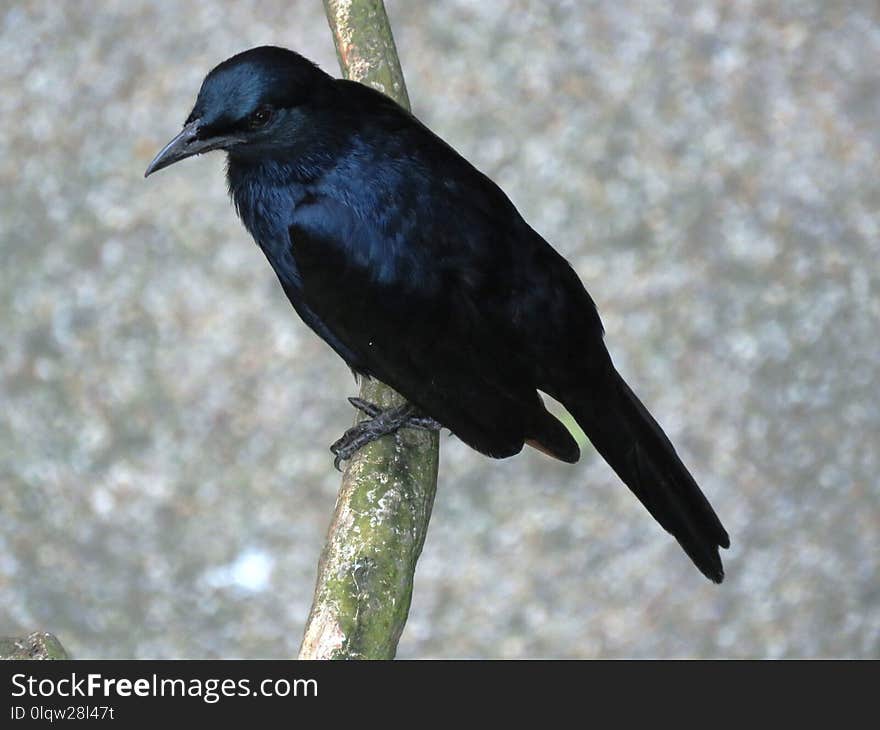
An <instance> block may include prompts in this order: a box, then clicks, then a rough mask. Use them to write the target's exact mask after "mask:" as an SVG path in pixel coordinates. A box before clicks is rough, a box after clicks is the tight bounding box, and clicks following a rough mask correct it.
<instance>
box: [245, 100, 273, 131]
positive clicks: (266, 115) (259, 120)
mask: <svg viewBox="0 0 880 730" xmlns="http://www.w3.org/2000/svg"><path fill="white" fill-rule="evenodd" d="M272 114H273V111H272V107H270V106H265V105H264V106H261V107H258V108H257V110H256V111H255V112H254V113H253V114H251V115H250V116H249V117H248V126H249V127H250V128H251V129H259V128H260V127H265V126H266V125H267V124H268V123H269V122H270V121H271V119H272Z"/></svg>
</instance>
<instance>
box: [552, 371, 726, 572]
mask: <svg viewBox="0 0 880 730" xmlns="http://www.w3.org/2000/svg"><path fill="white" fill-rule="evenodd" d="M564 403H565V406H566V407H567V408H568V410H569V411H570V412H571V414H572V415H573V416H574V417H575V419H576V420H577V422H578V424H579V425H580V427H581V428H582V429H583V430H584V433H586V434H587V436H588V437H589V439H590V441H591V442H592V443H593V445H594V446H595V447H596V450H597V451H598V452H599V453H600V454H601V455H602V456H603V457H604V459H605V461H607V462H608V464H609V465H610V466H611V468H612V469H614V471H615V472H617V475H618V476H619V477H620V478H621V479H622V480H623V481H624V482H625V483H626V485H627V486H628V487H629V488H630V489H631V490H632V492H633V493H634V494H635V495H636V497H638V498H639V501H641V503H642V504H643V505H645V507H647V509H648V511H649V512H650V513H651V515H653V517H654V519H656V520H657V522H659V523H660V524H661V525H662V526H663V527H664V529H666V531H667V532H669V533H671V534H672V535H673V536H674V537H675V538H676V540H678V542H679V544H680V545H681V546H682V548H684V551H685V552H686V553H687V554H688V556H689V557H690V558H691V560H693V561H694V564H695V565H696V566H697V568H699V569H700V571H701V572H702V573H703V575H705V576H706V577H707V578H709V579H710V580H713V581H715V582H716V583H720V582H721V581H722V580H723V579H724V568H723V566H722V564H721V558H720V556H719V554H718V548H719V547H723V548H727V547H730V538H729V537H728V535H727V532H726V531H725V529H724V527H723V526H722V524H721V521H720V520H719V519H718V516H717V515H716V514H715V511H714V510H713V509H712V506H711V505H710V504H709V501H708V500H707V499H706V497H705V496H704V495H703V493H702V492H701V491H700V488H699V487H698V486H697V483H696V482H695V481H694V478H693V477H692V476H691V475H690V472H689V471H688V470H687V468H686V467H685V465H684V464H683V463H682V462H681V459H679V458H678V454H676V453H675V448H674V447H673V446H672V443H670V441H669V439H668V438H667V437H666V434H665V433H663V429H661V428H660V426H659V425H658V423H657V422H656V421H655V420H654V418H653V417H652V416H651V414H650V413H648V409H647V408H645V406H644V405H642V403H641V401H639V399H638V398H637V397H636V395H635V394H634V393H633V392H632V390H630V387H629V386H628V385H627V384H626V382H625V381H624V379H623V378H622V377H620V375H619V373H618V372H617V371H616V370H614V368H613V367H611V368H610V369H609V372H608V374H607V379H606V382H605V387H603V388H595V387H594V388H593V389H591V391H590V392H589V393H586V394H585V393H583V392H581V393H575V394H571V397H569V398H567V399H565V400H564Z"/></svg>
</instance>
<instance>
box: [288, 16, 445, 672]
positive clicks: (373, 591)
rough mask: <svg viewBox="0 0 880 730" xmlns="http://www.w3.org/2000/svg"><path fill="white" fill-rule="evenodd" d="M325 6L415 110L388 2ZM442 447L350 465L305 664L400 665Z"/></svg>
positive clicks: (356, 68)
mask: <svg viewBox="0 0 880 730" xmlns="http://www.w3.org/2000/svg"><path fill="white" fill-rule="evenodd" d="M324 7H325V9H326V11H327V19H328V21H329V23H330V28H331V30H332V32H333V39H334V42H335V43H336V51H337V55H338V57H339V64H340V66H341V67H342V71H343V73H344V75H345V76H346V78H349V79H353V80H355V81H360V82H362V83H365V84H369V85H371V86H373V87H374V88H376V89H378V90H379V91H382V92H383V93H385V94H387V95H388V96H390V97H391V98H393V99H395V100H396V101H397V102H398V103H399V104H401V105H402V106H404V107H406V108H409V99H408V98H407V94H406V86H405V84H404V80H403V74H402V72H401V70H400V62H399V60H398V58H397V50H396V49H395V46H394V39H393V37H392V35H391V27H390V25H389V24H388V17H387V15H386V14H385V7H384V5H383V3H382V2H381V0H325V2H324ZM360 397H361V398H363V399H364V400H367V401H369V402H371V403H375V404H376V405H379V406H382V407H393V406H398V405H402V404H403V403H404V402H405V401H404V400H403V398H402V397H401V396H400V395H399V394H397V393H396V392H394V391H393V390H392V389H391V388H389V387H387V386H386V385H384V384H382V383H380V382H378V381H375V380H364V381H363V382H362V384H361V389H360ZM361 417H362V416H361ZM438 444H439V437H438V434H437V433H436V432H429V431H422V430H416V429H402V430H401V431H399V432H398V433H397V434H395V435H394V436H386V437H384V438H382V439H380V440H378V441H375V442H373V443H372V444H369V445H368V446H366V447H364V448H363V449H361V450H360V451H359V452H358V453H357V454H356V455H355V456H354V457H353V458H352V459H351V461H350V462H348V463H347V464H346V467H345V472H344V474H343V479H342V488H341V490H340V492H339V497H338V498H337V501H336V510H335V513H334V515H333V520H332V522H331V524H330V530H329V533H328V535H327V542H326V544H325V546H324V550H323V553H322V555H321V561H320V564H319V566H318V581H317V586H316V588H315V598H314V603H313V605H312V610H311V612H310V614H309V619H308V622H307V625H306V631H305V636H304V638H303V643H302V647H301V648H300V654H299V656H300V658H302V659H392V658H394V655H395V652H396V651H397V642H398V640H399V639H400V635H401V633H402V631H403V627H404V625H405V624H406V619H407V615H408V613H409V606H410V600H411V597H412V587H413V576H414V573H415V567H416V561H417V560H418V557H419V554H420V553H421V550H422V545H423V544H424V542H425V535H426V533H427V529H428V521H429V519H430V517H431V507H432V505H433V502H434V493H435V491H436V488H437V468H438V463H439V450H438Z"/></svg>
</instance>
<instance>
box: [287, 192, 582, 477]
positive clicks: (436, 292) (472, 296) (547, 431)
mask: <svg viewBox="0 0 880 730" xmlns="http://www.w3.org/2000/svg"><path fill="white" fill-rule="evenodd" d="M409 194H412V195H418V192H414V193H413V192H411V193H409ZM422 202H423V201H422ZM393 205H394V210H389V209H383V208H382V206H381V201H377V202H376V206H377V207H376V210H379V211H380V212H379V213H378V214H377V215H376V216H370V215H365V214H364V210H363V209H360V210H358V209H355V208H353V207H351V206H350V205H347V204H346V203H345V202H344V201H339V200H337V199H334V198H330V197H326V196H318V197H316V198H314V199H313V200H312V201H311V202H310V203H309V204H307V205H302V206H299V207H298V208H297V211H296V215H295V216H294V223H293V225H292V226H291V227H290V239H291V252H292V256H293V258H294V259H295V262H296V267H297V269H298V271H299V272H300V276H301V282H302V283H301V289H300V292H299V294H300V296H301V297H302V300H303V301H304V302H305V305H306V306H307V307H308V309H309V311H310V312H311V313H313V315H314V316H315V318H316V319H317V320H319V326H318V327H314V328H315V329H316V331H317V332H318V333H319V334H322V331H326V332H328V333H330V337H331V338H332V339H333V340H335V341H338V342H339V343H342V345H343V346H344V348H345V349H346V350H347V351H349V352H350V353H352V356H353V358H354V359H356V361H357V362H359V363H362V365H363V367H364V369H365V370H367V371H369V372H370V373H372V374H374V375H375V376H376V377H378V378H379V379H380V380H382V381H383V382H385V383H387V384H388V385H390V386H392V387H393V388H395V389H396V390H398V391H399V392H400V393H402V394H403V395H404V396H405V397H406V398H407V399H408V400H409V401H410V402H412V403H414V404H415V405H416V406H418V407H419V408H420V409H421V410H422V411H424V412H425V413H426V414H427V415H430V416H432V417H433V418H435V419H436V420H437V421H439V422H440V423H442V424H443V425H444V426H446V427H448V428H449V429H450V430H451V431H452V432H453V433H455V434H456V435H457V436H458V437H459V438H461V439H462V440H463V441H464V442H465V443H467V444H468V445H470V446H471V447H473V448H475V449H477V450H478V451H481V452H483V453H485V454H488V455H490V456H496V457H503V456H510V455H512V454H515V453H517V452H519V451H520V450H521V448H522V446H523V443H524V442H525V441H532V442H536V443H537V444H538V445H540V446H541V447H543V448H544V450H546V451H548V452H549V453H551V454H552V455H554V456H557V457H558V458H561V459H564V460H567V461H575V460H576V459H577V458H578V455H579V452H578V448H577V445H576V443H575V442H574V440H573V439H572V438H571V436H570V434H569V433H568V431H567V430H566V429H565V427H564V426H562V425H561V424H560V423H559V422H558V421H557V420H556V419H555V418H554V417H553V416H551V415H550V414H549V413H548V412H547V411H546V410H545V408H544V407H543V404H542V402H541V399H540V397H539V396H538V393H537V391H536V388H535V382H534V374H533V372H531V370H530V367H529V359H528V358H524V357H522V354H521V353H520V352H518V351H517V343H516V342H515V340H514V339H513V338H511V337H510V327H509V322H506V321H505V320H506V319H507V318H508V317H509V316H510V312H509V309H508V306H507V304H508V302H509V300H510V299H511V293H510V292H509V291H503V290H499V287H502V288H504V287H506V286H509V281H508V282H506V283H505V277H504V276H494V275H492V271H493V268H492V267H493V266H499V265H503V264H502V261H503V259H504V256H503V254H502V253H501V252H495V253H496V256H495V258H496V260H493V254H492V252H491V250H488V249H486V246H485V244H487V243H488V242H486V241H481V242H480V243H481V245H478V246H474V245H473V241H471V242H467V241H455V242H449V241H444V240H439V239H443V238H444V237H445V234H443V233H441V232H443V231H447V232H452V231H456V230H458V229H459V227H458V226H450V225H445V226H443V225H434V223H436V222H435V221H426V220H424V218H421V219H420V217H419V215H418V214H417V213H416V214H414V213H413V211H420V210H422V211H424V210H428V207H426V206H422V205H420V201H418V200H396V201H394V203H393ZM430 209H431V210H432V211H433V213H431V215H434V214H438V208H437V206H433V207H431V208H430ZM441 214H442V211H441ZM466 228H468V229H469V230H470V232H471V234H474V233H475V229H474V227H473V226H472V225H471V226H469V227H466ZM424 231H431V232H432V234H433V236H432V240H430V241H428V240H425V238H424V235H423V232H424ZM313 326H314V325H313ZM337 349H338V348H337Z"/></svg>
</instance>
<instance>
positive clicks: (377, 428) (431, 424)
mask: <svg viewBox="0 0 880 730" xmlns="http://www.w3.org/2000/svg"><path fill="white" fill-rule="evenodd" d="M348 401H349V403H351V404H352V405H353V406H354V407H355V408H357V409H358V410H359V411H363V412H364V413H366V414H367V416H369V418H366V419H364V420H363V421H361V422H360V423H356V424H355V425H354V426H352V427H351V428H350V429H348V431H346V432H345V433H344V434H342V438H340V439H339V440H338V441H336V442H335V443H334V444H333V445H332V446H331V447H330V451H331V452H333V455H334V456H335V458H334V459H333V466H335V467H336V468H337V469H339V470H340V471H342V469H341V467H340V464H341V463H342V462H343V461H347V460H348V459H350V458H351V457H352V456H354V454H355V452H357V451H358V450H359V449H361V448H362V447H364V446H366V445H367V444H369V443H372V442H373V441H375V440H377V439H380V438H382V437H383V436H386V435H388V434H390V433H395V432H396V431H397V430H399V429H401V428H420V429H423V430H425V431H437V430H439V429H440V428H441V426H440V424H439V423H438V422H437V421H435V420H434V419H433V418H429V417H428V416H422V415H420V414H419V413H418V411H417V410H416V408H415V406H413V405H410V404H409V403H407V404H406V405H404V406H397V407H396V408H380V407H379V406H377V405H375V404H373V403H368V402H367V401H365V400H362V399H361V398H349V399H348Z"/></svg>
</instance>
